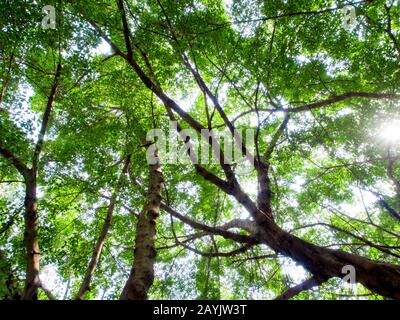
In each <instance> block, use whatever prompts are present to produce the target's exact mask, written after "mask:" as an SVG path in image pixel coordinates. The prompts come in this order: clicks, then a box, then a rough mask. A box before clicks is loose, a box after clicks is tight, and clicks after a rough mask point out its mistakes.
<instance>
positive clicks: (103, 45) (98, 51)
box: [92, 39, 112, 55]
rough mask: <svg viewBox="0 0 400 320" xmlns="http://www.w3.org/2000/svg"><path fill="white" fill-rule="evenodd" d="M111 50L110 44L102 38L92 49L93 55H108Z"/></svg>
mask: <svg viewBox="0 0 400 320" xmlns="http://www.w3.org/2000/svg"><path fill="white" fill-rule="evenodd" d="M111 51H112V50H111V46H110V45H109V44H108V43H107V42H106V41H105V40H104V39H102V40H101V42H100V43H99V45H98V46H97V48H94V49H93V50H92V53H93V54H95V55H102V54H104V55H108V54H111Z"/></svg>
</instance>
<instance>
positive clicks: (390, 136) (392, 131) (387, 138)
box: [379, 119, 400, 144]
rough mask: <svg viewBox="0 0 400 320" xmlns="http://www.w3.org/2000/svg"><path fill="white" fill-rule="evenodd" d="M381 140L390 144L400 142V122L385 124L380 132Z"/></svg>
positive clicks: (394, 121)
mask: <svg viewBox="0 0 400 320" xmlns="http://www.w3.org/2000/svg"><path fill="white" fill-rule="evenodd" d="M379 138H380V139H381V140H383V141H384V142H386V143H388V144H395V143H399V142H400V120H399V119H396V120H393V121H391V122H388V123H385V124H383V125H382V127H381V128H380V130H379Z"/></svg>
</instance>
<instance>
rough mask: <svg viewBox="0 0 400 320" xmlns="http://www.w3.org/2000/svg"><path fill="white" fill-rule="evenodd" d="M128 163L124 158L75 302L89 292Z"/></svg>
mask: <svg viewBox="0 0 400 320" xmlns="http://www.w3.org/2000/svg"><path fill="white" fill-rule="evenodd" d="M129 163H130V156H128V157H126V160H125V164H124V168H123V169H122V173H121V175H120V177H119V179H118V183H117V186H116V188H115V190H114V192H113V194H112V196H111V198H110V202H109V204H108V209H107V216H106V219H105V221H104V224H103V228H102V229H101V232H100V235H99V238H98V239H97V242H96V245H95V247H94V249H93V254H92V257H91V259H90V262H89V266H88V269H87V271H86V274H85V277H84V278H83V281H82V284H81V286H80V288H79V291H78V294H77V295H76V298H75V299H76V300H81V299H82V298H83V296H84V294H85V293H86V292H87V291H89V290H90V282H91V280H92V276H93V273H94V270H95V268H96V266H97V264H98V263H99V260H100V256H101V252H102V250H103V246H104V242H105V240H106V236H107V233H108V230H109V229H110V226H111V220H112V216H113V213H114V207H115V202H116V200H117V196H118V191H119V187H120V185H121V183H122V180H123V177H124V175H125V174H126V172H127V171H128V167H129Z"/></svg>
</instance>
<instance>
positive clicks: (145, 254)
mask: <svg viewBox="0 0 400 320" xmlns="http://www.w3.org/2000/svg"><path fill="white" fill-rule="evenodd" d="M149 171H150V172H149V175H150V177H149V188H148V199H147V203H146V204H145V206H144V208H143V210H142V211H141V212H140V213H139V218H138V222H137V225H136V239H135V251H134V262H133V266H132V269H131V273H130V275H129V278H128V281H127V282H126V284H125V287H124V289H123V291H122V293H121V296H120V299H121V300H145V299H147V292H148V290H149V288H150V286H151V285H152V283H153V280H154V262H155V258H156V249H155V243H154V242H155V236H156V219H157V217H158V216H159V212H160V203H161V190H162V184H163V178H162V173H161V167H160V164H159V163H157V164H154V165H149Z"/></svg>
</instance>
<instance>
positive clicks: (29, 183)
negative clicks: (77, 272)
mask: <svg viewBox="0 0 400 320" xmlns="http://www.w3.org/2000/svg"><path fill="white" fill-rule="evenodd" d="M36 191H37V186H36V173H35V172H33V171H32V170H30V171H29V173H28V174H27V176H26V191H25V232H24V242H25V249H26V279H25V290H24V295H23V297H22V299H23V300H37V298H38V288H39V287H40V279H39V260H40V251H39V241H38V213H37V197H36Z"/></svg>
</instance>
